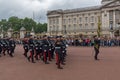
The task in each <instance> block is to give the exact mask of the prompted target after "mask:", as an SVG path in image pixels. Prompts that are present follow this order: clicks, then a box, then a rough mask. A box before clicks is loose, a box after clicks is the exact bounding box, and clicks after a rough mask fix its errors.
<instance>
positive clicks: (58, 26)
mask: <svg viewBox="0 0 120 80" xmlns="http://www.w3.org/2000/svg"><path fill="white" fill-rule="evenodd" d="M47 17H48V30H47V31H48V33H49V34H50V35H61V34H62V35H80V34H83V35H97V29H98V23H101V34H102V35H106V36H113V34H114V32H115V31H116V30H119V29H118V28H119V24H120V0H103V1H102V5H100V6H93V7H86V8H78V9H70V10H53V11H48V13H47ZM99 19H100V22H99Z"/></svg>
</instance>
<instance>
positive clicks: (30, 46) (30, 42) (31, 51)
mask: <svg viewBox="0 0 120 80" xmlns="http://www.w3.org/2000/svg"><path fill="white" fill-rule="evenodd" d="M28 43H29V51H30V55H29V57H28V61H30V59H31V60H32V63H35V61H34V38H33V36H32V35H31V36H30V39H29V41H28Z"/></svg>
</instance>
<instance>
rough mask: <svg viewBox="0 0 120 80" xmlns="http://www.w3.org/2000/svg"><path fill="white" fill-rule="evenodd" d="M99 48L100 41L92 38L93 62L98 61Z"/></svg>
mask: <svg viewBox="0 0 120 80" xmlns="http://www.w3.org/2000/svg"><path fill="white" fill-rule="evenodd" d="M99 48H100V40H99V39H98V38H97V36H95V37H94V50H95V56H94V59H95V60H99V59H98V54H99Z"/></svg>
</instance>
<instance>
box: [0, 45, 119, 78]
mask: <svg viewBox="0 0 120 80" xmlns="http://www.w3.org/2000/svg"><path fill="white" fill-rule="evenodd" d="M22 54H23V49H22V46H17V48H16V50H15V56H14V57H13V58H11V57H9V56H8V55H6V56H2V57H1V58H0V80H119V79H120V47H112V48H101V49H100V54H99V59H100V61H95V60H94V58H93V56H94V52H93V48H91V47H89V48H87V47H84V48H83V47H69V48H68V56H67V62H66V65H65V66H63V68H64V69H63V70H59V69H57V66H56V65H55V60H53V61H52V62H50V64H44V63H43V62H42V61H36V63H35V64H33V63H30V62H28V61H27V59H26V58H25V57H24V56H23V55H22Z"/></svg>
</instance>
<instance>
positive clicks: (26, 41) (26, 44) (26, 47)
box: [23, 37, 29, 57]
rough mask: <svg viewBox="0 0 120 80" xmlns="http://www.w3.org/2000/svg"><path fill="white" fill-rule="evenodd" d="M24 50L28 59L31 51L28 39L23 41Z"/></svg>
mask: <svg viewBox="0 0 120 80" xmlns="http://www.w3.org/2000/svg"><path fill="white" fill-rule="evenodd" d="M23 48H24V54H23V55H24V56H25V57H27V56H28V55H27V53H28V51H29V44H28V38H26V37H25V38H24V40H23Z"/></svg>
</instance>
